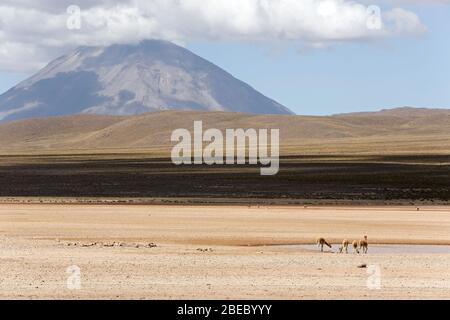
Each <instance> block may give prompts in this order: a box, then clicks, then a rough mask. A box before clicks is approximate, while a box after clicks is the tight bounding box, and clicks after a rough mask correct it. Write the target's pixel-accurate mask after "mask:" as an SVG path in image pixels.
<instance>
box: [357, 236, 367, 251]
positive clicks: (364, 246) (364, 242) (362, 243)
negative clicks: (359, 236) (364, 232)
mask: <svg viewBox="0 0 450 320" xmlns="http://www.w3.org/2000/svg"><path fill="white" fill-rule="evenodd" d="M359 248H360V249H362V252H363V253H365V254H367V251H368V250H369V241H368V240H367V236H364V240H359Z"/></svg>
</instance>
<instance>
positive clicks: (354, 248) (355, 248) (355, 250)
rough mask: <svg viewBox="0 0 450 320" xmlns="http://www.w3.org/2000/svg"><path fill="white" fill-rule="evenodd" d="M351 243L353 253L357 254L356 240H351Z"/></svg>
mask: <svg viewBox="0 0 450 320" xmlns="http://www.w3.org/2000/svg"><path fill="white" fill-rule="evenodd" d="M352 245H353V253H357V254H359V250H358V241H356V240H355V241H353V243H352Z"/></svg>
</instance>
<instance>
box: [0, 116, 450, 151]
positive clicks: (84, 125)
mask: <svg viewBox="0 0 450 320" xmlns="http://www.w3.org/2000/svg"><path fill="white" fill-rule="evenodd" d="M196 120H202V121H203V122H204V127H205V128H218V129H221V130H225V129H227V128H244V129H247V128H256V129H260V128H279V129H280V135H281V147H282V152H283V153H284V154H302V153H335V154H336V153H337V154H339V153H389V152H391V153H446V152H449V151H450V143H449V141H450V139H449V137H450V110H447V109H414V108H399V109H393V110H384V111H381V112H374V113H354V114H344V115H334V116H324V117H315V116H293V115H255V114H243V113H228V112H195V111H163V112H155V113H146V114H142V115H133V116H107V115H90V114H81V115H72V116H63V117H49V118H36V119H26V120H18V121H13V122H9V123H3V124H0V144H1V148H0V150H1V152H2V153H10V152H19V151H21V152H22V151H23V152H29V151H33V152H50V151H55V152H56V151H62V152H72V151H79V152H81V151H83V150H85V151H89V150H90V151H99V150H124V151H127V150H128V151H132V150H143V149H153V150H157V149H159V150H160V151H161V152H162V153H163V154H164V155H167V154H168V152H169V150H170V146H171V145H172V144H173V143H171V142H170V137H171V133H172V131H173V130H175V129H178V128H186V129H189V130H192V127H193V123H194V121H196Z"/></svg>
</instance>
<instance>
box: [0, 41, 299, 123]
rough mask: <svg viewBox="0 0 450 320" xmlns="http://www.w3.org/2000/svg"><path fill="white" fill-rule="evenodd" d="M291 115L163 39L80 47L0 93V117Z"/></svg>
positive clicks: (243, 84)
mask: <svg viewBox="0 0 450 320" xmlns="http://www.w3.org/2000/svg"><path fill="white" fill-rule="evenodd" d="M172 109H176V110H180V109H182V110H204V111H230V112H245V113H256V114H292V112H291V111H290V110H288V109H287V108H285V107H284V106H282V105H280V104H279V103H277V102H275V101H273V100H271V99H269V98H267V97H265V96H264V95H262V94H261V93H259V92H257V91H256V90H255V89H253V88H252V87H250V86H249V85H247V84H245V83H244V82H242V81H240V80H238V79H236V78H234V77H233V76H232V75H230V74H229V73H227V72H226V71H224V70H222V69H221V68H219V67H218V66H216V65H214V64H213V63H210V62H208V61H207V60H205V59H203V58H201V57H199V56H197V55H195V54H194V53H192V52H190V51H189V50H187V49H185V48H183V47H180V46H178V45H175V44H173V43H171V42H168V41H162V40H146V41H142V42H140V43H137V44H115V45H111V46H107V47H102V46H93V47H89V46H84V47H79V48H77V49H75V50H73V51H72V52H70V53H68V54H66V55H64V56H62V57H60V58H58V59H56V60H54V61H52V62H51V63H50V64H48V65H47V66H46V67H45V68H44V69H42V70H41V71H39V72H38V73H37V74H35V75H34V76H32V77H31V78H29V79H28V80H25V81H24V82H22V83H21V84H19V85H18V86H16V87H15V88H12V89H11V90H9V91H8V92H6V93H5V94H3V95H1V96H0V120H3V121H5V120H16V119H23V118H30V117H46V116H57V115H68V114H76V113H95V114H108V115H132V114H139V113H145V112H152V111H159V110H172Z"/></svg>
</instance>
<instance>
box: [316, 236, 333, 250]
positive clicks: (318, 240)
mask: <svg viewBox="0 0 450 320" xmlns="http://www.w3.org/2000/svg"><path fill="white" fill-rule="evenodd" d="M324 245H326V246H327V247H329V248H332V246H331V244H329V243H328V242H327V241H326V240H325V239H324V238H318V239H317V246H318V247H319V248H320V251H321V252H323V246H324Z"/></svg>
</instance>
